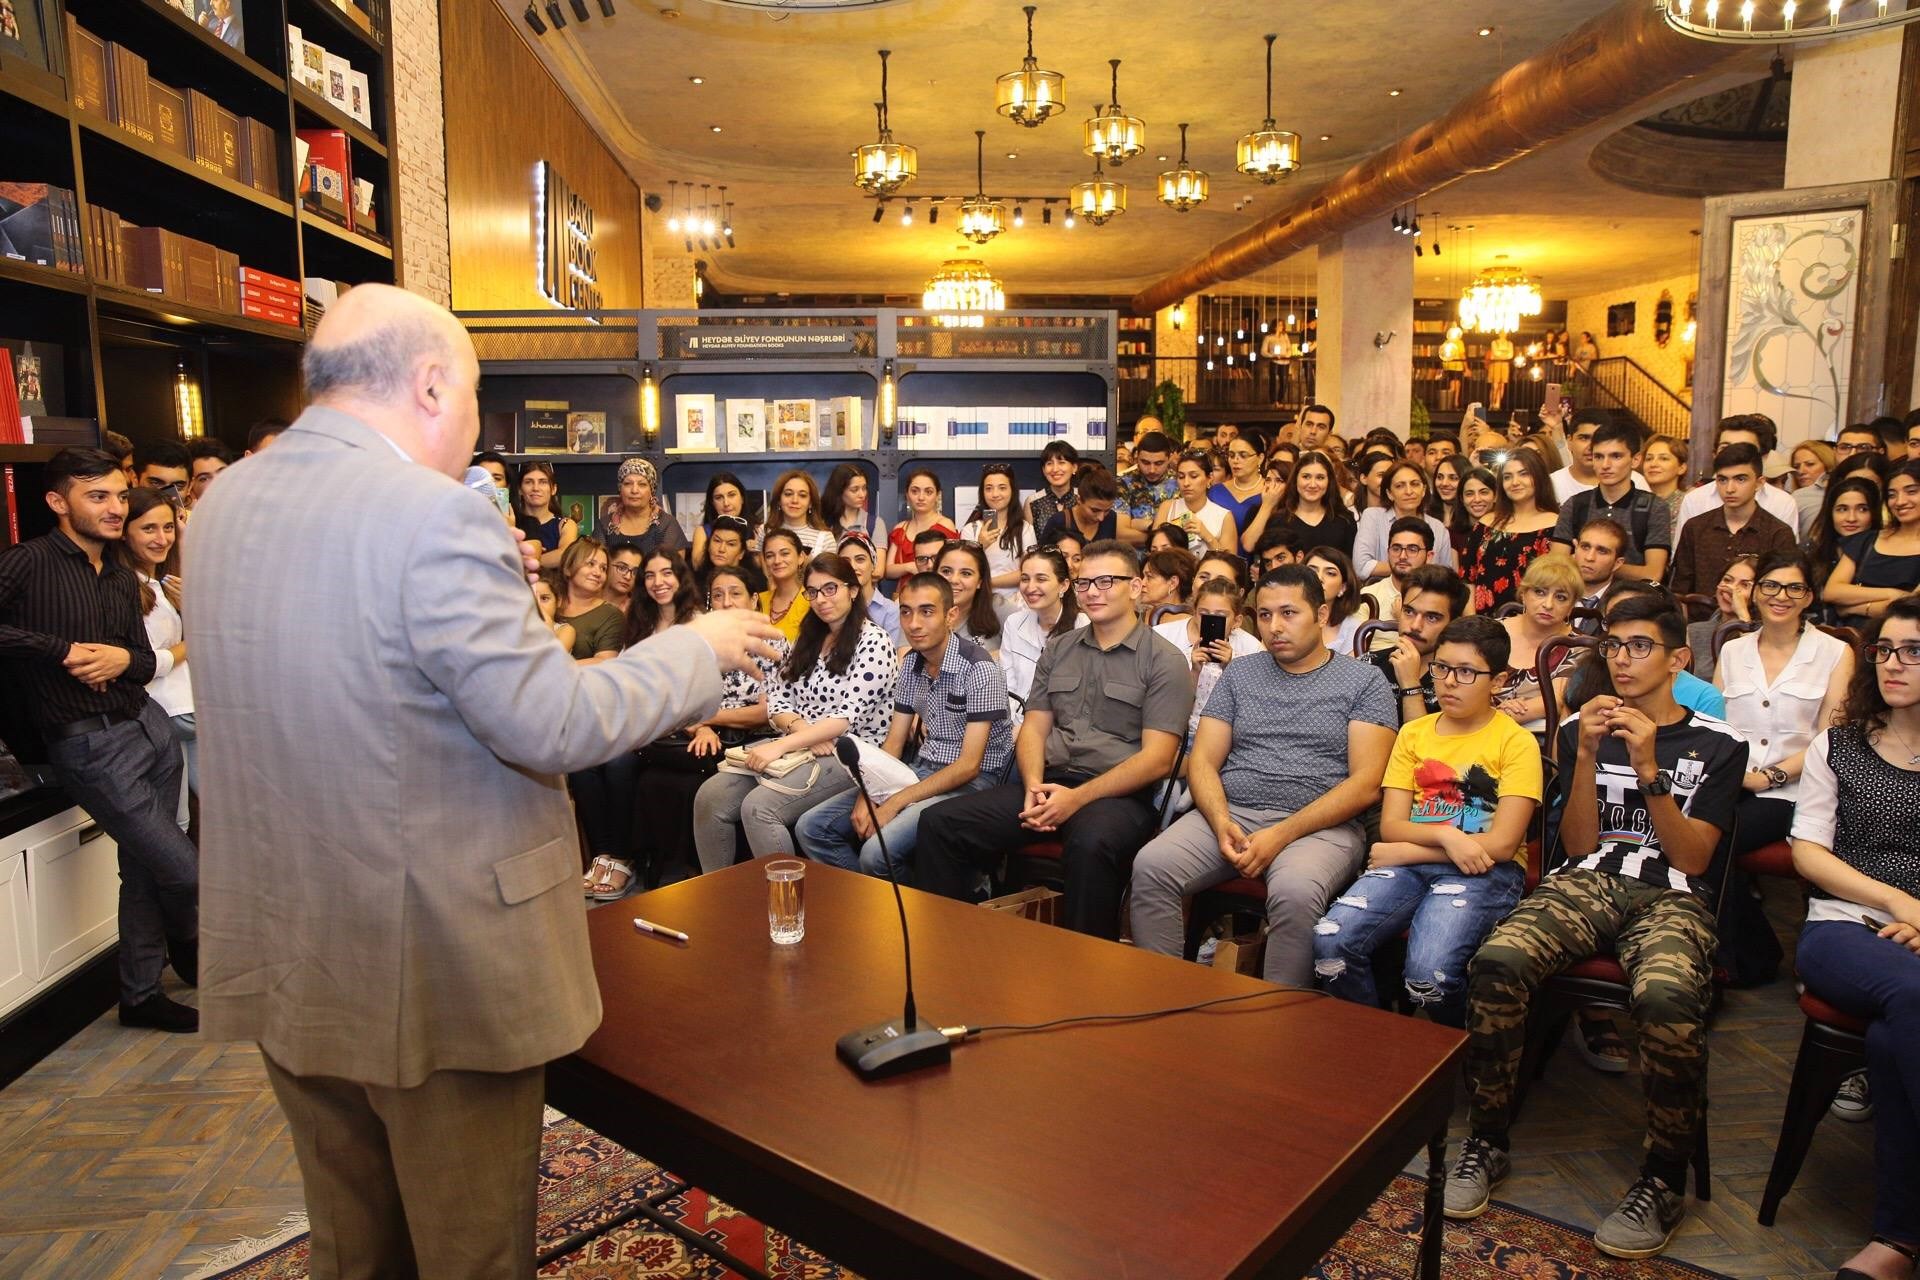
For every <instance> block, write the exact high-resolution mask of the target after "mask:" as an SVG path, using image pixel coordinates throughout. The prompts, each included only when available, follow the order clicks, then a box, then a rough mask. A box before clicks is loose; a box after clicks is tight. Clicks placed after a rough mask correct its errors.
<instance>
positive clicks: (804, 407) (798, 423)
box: [773, 400, 815, 453]
mask: <svg viewBox="0 0 1920 1280" xmlns="http://www.w3.org/2000/svg"><path fill="white" fill-rule="evenodd" d="M814 440H815V436H814V417H813V401H811V400H775V401H774V402H773V447H774V448H775V449H777V450H779V451H780V452H782V453H804V452H806V451H807V450H809V449H812V448H813V447H814Z"/></svg>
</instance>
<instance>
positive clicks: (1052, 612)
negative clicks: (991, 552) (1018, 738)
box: [1000, 547, 1087, 719]
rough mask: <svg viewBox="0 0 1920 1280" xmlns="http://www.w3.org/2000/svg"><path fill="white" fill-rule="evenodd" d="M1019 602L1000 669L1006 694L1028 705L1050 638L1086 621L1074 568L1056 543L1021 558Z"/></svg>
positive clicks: (1003, 635)
mask: <svg viewBox="0 0 1920 1280" xmlns="http://www.w3.org/2000/svg"><path fill="white" fill-rule="evenodd" d="M1020 605H1021V607H1020V608H1019V609H1018V610H1017V611H1016V612H1015V613H1014V614H1013V615H1012V616H1011V617H1009V618H1008V619H1007V621H1006V625H1005V626H1004V627H1003V628H1002V629H1001V632H1000V670H1001V671H1002V672H1004V673H1005V674H1006V677H1007V692H1008V693H1010V694H1012V695H1014V697H1015V698H1016V699H1018V701H1016V702H1015V703H1014V706H1015V708H1016V709H1017V708H1020V707H1023V706H1025V705H1026V698H1027V694H1028V693H1029V692H1030V691H1031V690H1032V688H1033V670H1034V667H1035V665H1036V664H1037V663H1038V662H1039V661H1040V654H1041V653H1042V652H1043V651H1044V650H1045V649H1046V647H1047V641H1049V640H1051V639H1053V638H1054V637H1055V636H1063V635H1066V634H1067V633H1068V632H1069V631H1072V630H1073V629H1074V628H1075V627H1084V626H1086V625H1087V619H1086V616H1085V615H1084V614H1082V613H1081V612H1080V602H1079V601H1078V600H1077V599H1075V598H1074V594H1073V570H1072V569H1071V568H1069V567H1068V565H1067V558H1066V556H1064V555H1062V554H1061V553H1060V552H1059V551H1058V550H1057V549H1055V548H1053V547H1035V548H1034V549H1033V550H1032V551H1029V552H1027V554H1026V555H1024V556H1022V557H1020ZM1015 718H1016V719H1018V718H1019V717H1018V716H1016V717H1015Z"/></svg>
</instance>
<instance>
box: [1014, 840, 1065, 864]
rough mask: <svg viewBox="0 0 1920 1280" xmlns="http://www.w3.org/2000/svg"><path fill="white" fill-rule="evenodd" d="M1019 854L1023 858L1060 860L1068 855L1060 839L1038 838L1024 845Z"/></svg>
mask: <svg viewBox="0 0 1920 1280" xmlns="http://www.w3.org/2000/svg"><path fill="white" fill-rule="evenodd" d="M1019 854H1020V856H1021V857H1023V858H1046V859H1048V860H1049V861H1052V862H1058V861H1059V860H1060V859H1062V858H1064V857H1066V856H1067V851H1066V847H1065V846H1064V845H1062V844H1061V843H1060V842H1059V841H1058V840H1036V841H1034V842H1033V843H1032V844H1029V845H1022V846H1021V848H1020V850H1019Z"/></svg>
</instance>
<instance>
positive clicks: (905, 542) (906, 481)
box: [885, 467, 960, 582]
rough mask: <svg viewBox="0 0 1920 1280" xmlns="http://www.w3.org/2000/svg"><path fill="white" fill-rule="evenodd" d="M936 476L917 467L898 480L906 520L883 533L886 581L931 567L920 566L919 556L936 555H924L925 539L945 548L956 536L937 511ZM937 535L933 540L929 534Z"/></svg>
mask: <svg viewBox="0 0 1920 1280" xmlns="http://www.w3.org/2000/svg"><path fill="white" fill-rule="evenodd" d="M940 493H941V490H940V477H939V476H937V475H935V474H934V473H933V472H931V471H929V470H927V469H926V468H925V467H917V468H915V469H914V470H912V471H909V472H907V474H906V475H904V476H902V477H901V478H900V496H901V497H902V498H903V499H905V501H906V506H907V518H906V519H905V520H902V521H901V522H900V523H899V524H897V525H895V526H893V529H892V530H891V531H890V532H889V533H888V534H887V559H886V569H885V575H886V579H887V581H889V582H892V581H895V580H897V579H900V578H904V577H907V576H908V575H910V574H915V573H925V572H927V571H929V570H931V569H932V568H933V566H932V565H931V564H921V563H920V561H921V558H922V556H923V555H927V554H934V555H937V554H938V553H939V552H938V548H937V547H936V548H935V550H934V551H933V552H930V553H929V552H927V551H926V547H927V546H928V543H929V540H930V539H932V540H934V541H937V542H938V543H939V544H941V545H945V544H946V543H947V542H948V541H949V540H951V539H953V538H957V537H959V536H960V531H959V530H958V529H956V528H954V527H953V525H952V524H951V523H949V522H948V520H947V515H946V512H944V511H942V510H941V509H940ZM936 534H937V535H938V537H937V539H933V538H932V535H936Z"/></svg>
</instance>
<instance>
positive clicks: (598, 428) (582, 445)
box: [567, 409, 607, 454]
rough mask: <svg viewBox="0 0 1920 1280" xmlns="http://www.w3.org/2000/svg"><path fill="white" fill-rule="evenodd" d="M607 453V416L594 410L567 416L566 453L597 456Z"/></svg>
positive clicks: (581, 410) (574, 412) (577, 410)
mask: <svg viewBox="0 0 1920 1280" xmlns="http://www.w3.org/2000/svg"><path fill="white" fill-rule="evenodd" d="M606 451H607V415H606V414H605V413H602V412H600V411H599V410H595V409H574V410H572V411H570V412H569V413H568V414H567V452H568V453H574V454H598V453H605V452H606Z"/></svg>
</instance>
